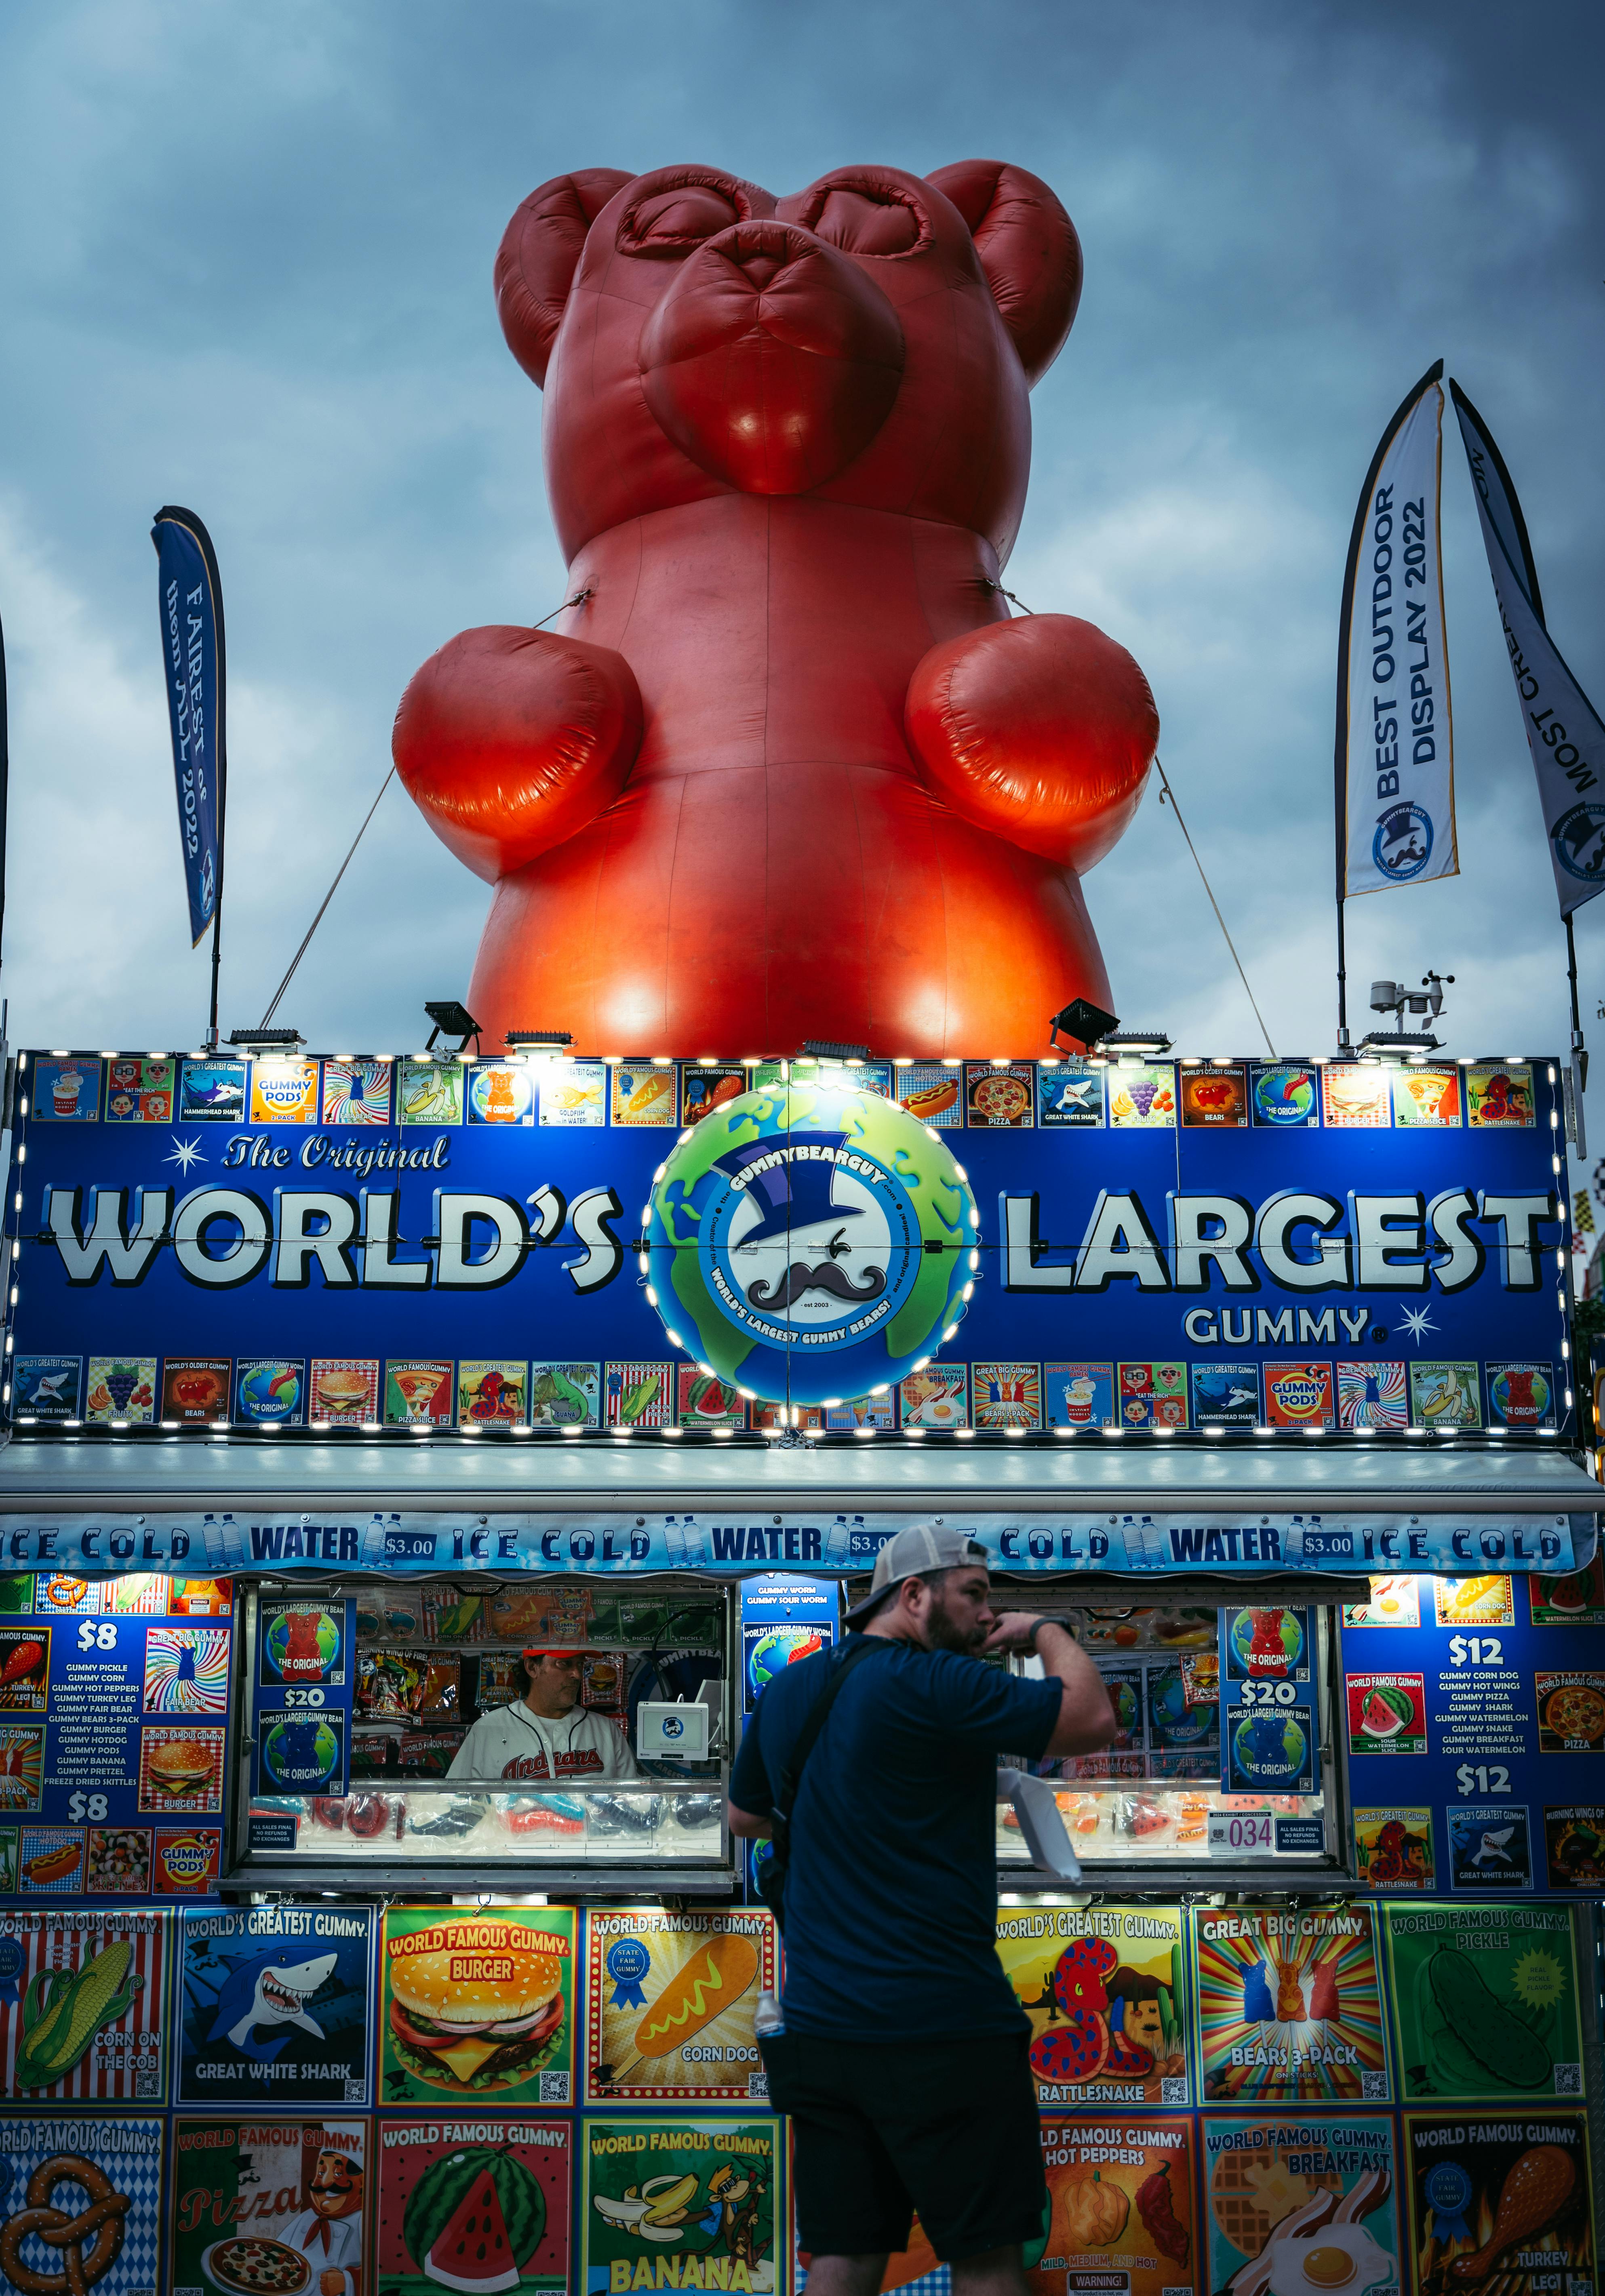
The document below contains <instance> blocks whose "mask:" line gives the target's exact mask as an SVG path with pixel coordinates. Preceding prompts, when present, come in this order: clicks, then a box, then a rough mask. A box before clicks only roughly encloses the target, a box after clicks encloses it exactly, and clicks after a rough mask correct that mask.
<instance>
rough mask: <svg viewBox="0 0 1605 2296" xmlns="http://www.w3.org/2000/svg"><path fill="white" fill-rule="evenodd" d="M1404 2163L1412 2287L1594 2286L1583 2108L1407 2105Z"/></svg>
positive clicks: (1511, 2292) (1526, 2291) (1528, 2295)
mask: <svg viewBox="0 0 1605 2296" xmlns="http://www.w3.org/2000/svg"><path fill="white" fill-rule="evenodd" d="M1404 2173H1405V2177H1406V2179H1407V2182H1408V2185H1409V2191H1410V2245H1411V2251H1412V2267H1413V2282H1414V2289H1415V2296H1588V2292H1589V2291H1591V2290H1592V2289H1593V2285H1594V2275H1593V2263H1594V2234H1593V2210H1592V2207H1591V2205H1590V2192H1589V2167H1588V2136H1587V2128H1586V2118H1585V2116H1584V2114H1583V2113H1582V2112H1564V2111H1560V2112H1558V2111H1557V2110H1556V2109H1555V2107H1554V2106H1552V2105H1551V2106H1547V2107H1545V2108H1544V2109H1543V2110H1542V2111H1538V2112H1532V2111H1528V2112H1520V2113H1516V2114H1512V2113H1510V2112H1509V2111H1508V2110H1507V2111H1506V2112H1501V2113H1489V2114H1480V2113H1469V2112H1447V2113H1440V2112H1407V2113H1406V2114H1405V2116H1404Z"/></svg>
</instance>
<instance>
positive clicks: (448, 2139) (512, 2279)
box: [374, 2111, 574, 2296]
mask: <svg viewBox="0 0 1605 2296" xmlns="http://www.w3.org/2000/svg"><path fill="white" fill-rule="evenodd" d="M377 2128H378V2139H377V2153H378V2177H379V2204H378V2209H377V2211H376V2220H375V2225H374V2248H375V2265H376V2271H377V2284H378V2286H379V2287H380V2288H381V2289H383V2291H384V2296H437V2292H440V2291H442V2290H444V2289H448V2288H452V2289H458V2290H466V2291H468V2292H469V2296H473V2291H475V2290H484V2291H486V2292H490V2291H491V2290H502V2289H511V2288H516V2289H517V2290H519V2291H520V2296H567V2291H568V2289H569V2287H570V2284H571V2283H570V2277H569V2231H570V2226H569V2187H570V2183H571V2176H572V2169H573V2144H574V2130H573V2123H572V2121H566V2120H523V2119H520V2118H515V2117H507V2118H503V2117H499V2116H492V2117H490V2118H489V2119H487V2118H486V2116H485V2115H484V2113H483V2112H481V2111H476V2112H475V2113H474V2115H473V2119H472V2120H454V2119H452V2118H450V2117H449V2116H448V2115H444V2114H442V2115H440V2116H438V2117H433V2118H431V2119H428V2120H420V2119H418V2118H416V2116H408V2117H407V2119H405V2120H401V2119H393V2120H392V2119H388V2118H387V2119H383V2120H380V2121H379V2122H378V2124H377ZM487 2230H488V2232H489V2235H490V2237H489V2239H488V2240H487V2239H485V2238H484V2237H483V2235H484V2234H485V2233H486V2231H487ZM487 2251H488V2252H487Z"/></svg>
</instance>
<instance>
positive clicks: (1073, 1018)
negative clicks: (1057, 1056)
mask: <svg viewBox="0 0 1605 2296" xmlns="http://www.w3.org/2000/svg"><path fill="white" fill-rule="evenodd" d="M1119 1026H1120V1022H1119V1021H1118V1020H1117V1019H1116V1018H1115V1014H1114V1013H1106V1012H1105V1011H1104V1009H1103V1007H1102V1005H1094V1004H1092V1003H1091V1002H1090V1001H1089V1000H1088V998H1086V997H1085V996H1073V997H1072V998H1071V1000H1070V1002H1069V1004H1068V1005H1066V1007H1065V1009H1064V1011H1063V1012H1062V1013H1055V1014H1054V1015H1053V1018H1052V1019H1051V1020H1050V1021H1049V1023H1048V1042H1049V1045H1050V1046H1052V1048H1053V1050H1054V1051H1055V1052H1056V1053H1057V1052H1059V1051H1062V1050H1063V1047H1062V1046H1061V1045H1060V1044H1059V1041H1058V1040H1059V1038H1060V1037H1074V1039H1075V1041H1076V1042H1077V1044H1079V1045H1080V1046H1081V1047H1082V1051H1083V1052H1087V1053H1090V1052H1091V1050H1092V1047H1093V1046H1094V1045H1096V1044H1098V1043H1099V1042H1100V1041H1101V1039H1102V1038H1103V1037H1107V1035H1108V1033H1109V1031H1110V1029H1118V1028H1119Z"/></svg>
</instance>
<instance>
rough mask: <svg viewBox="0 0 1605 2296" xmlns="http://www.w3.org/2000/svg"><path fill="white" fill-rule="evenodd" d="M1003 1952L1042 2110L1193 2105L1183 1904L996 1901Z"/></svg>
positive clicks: (999, 1947) (1000, 1944)
mask: <svg viewBox="0 0 1605 2296" xmlns="http://www.w3.org/2000/svg"><path fill="white" fill-rule="evenodd" d="M998 1958H999V1960H1000V1962H1001V1963H1002V1964H1003V1970H1004V1974H1005V1975H1006V1976H1007V1977H1008V1981H1009V1983H1010V1984H1011V1985H1012V1986H1013V1987H1014V1989H1015V1995H1016V1998H1017V2000H1018V2001H1019V2004H1020V2006H1021V2007H1022V2008H1023V2009H1024V2010H1025V2013H1026V2015H1027V2016H1028V2017H1029V2018H1030V2020H1031V2069H1032V2071H1033V2074H1034V2075H1035V2078H1036V2085H1037V2100H1038V2103H1040V2104H1041V2107H1042V2109H1043V2111H1044V2112H1046V2111H1048V2110H1049V2109H1050V2108H1051V2107H1054V2106H1059V2107H1066V2106H1078V2105H1082V2104H1087V2105H1091V2104H1094V2103H1096V2104H1101V2105H1107V2104H1167V2105H1171V2104H1185V2103H1187V2102H1188V2100H1189V2095H1190V2087H1189V2079H1188V2048H1187V2039H1186V2020H1185V2017H1184V2015H1183V2003H1184V1992H1183V1963H1184V1960H1185V1948H1184V1945H1183V1938H1182V1921H1181V1907H1179V1906H1122V1905H1103V1906H1085V1907H1083V1906H1034V1907H1025V1906H1000V1907H999V1908H998Z"/></svg>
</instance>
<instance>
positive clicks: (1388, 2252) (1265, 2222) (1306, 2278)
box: [1198, 2112, 1403, 2296]
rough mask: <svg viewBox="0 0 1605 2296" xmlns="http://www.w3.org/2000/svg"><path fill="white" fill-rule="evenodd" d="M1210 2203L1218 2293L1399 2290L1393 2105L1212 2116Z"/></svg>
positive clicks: (1210, 2283) (1207, 2125)
mask: <svg viewBox="0 0 1605 2296" xmlns="http://www.w3.org/2000/svg"><path fill="white" fill-rule="evenodd" d="M1201 2131H1202V2142H1203V2146H1204V2209H1205V2218H1206V2222H1205V2226H1204V2233H1205V2242H1206V2263H1207V2267H1208V2273H1209V2277H1208V2279H1207V2281H1204V2280H1200V2281H1199V2282H1198V2286H1199V2287H1200V2288H1205V2287H1207V2288H1209V2289H1210V2290H1211V2291H1213V2292H1214V2296H1334V2292H1335V2291H1337V2290H1339V2289H1342V2290H1347V2291H1348V2292H1350V2296H1398V2291H1399V2289H1400V2286H1401V2285H1402V2282H1401V2278H1400V2273H1399V2223H1400V2218H1401V2215H1402V2212H1403V2202H1402V2201H1401V2198H1400V2195H1399V2172H1398V2164H1397V2161H1395V2155H1394V2125H1393V2116H1392V2114H1391V2113H1386V2112H1383V2113H1352V2114H1348V2115H1339V2114H1334V2113H1322V2114H1321V2117H1320V2119H1319V2120H1311V2119H1307V2118H1301V2117H1296V2116H1294V2115H1291V2114H1282V2115H1280V2116H1279V2117H1278V2118H1277V2119H1276V2120H1239V2119H1238V2118H1237V2117H1236V2116H1235V2115H1234V2116H1230V2117H1228V2116H1226V2115H1224V2114H1214V2113H1206V2115H1205V2116H1204V2118H1203V2120H1202V2123H1201Z"/></svg>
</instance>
